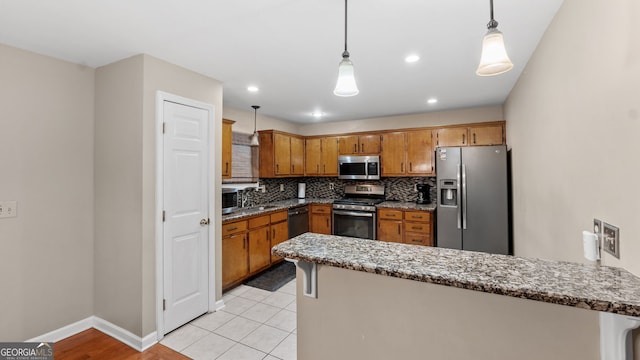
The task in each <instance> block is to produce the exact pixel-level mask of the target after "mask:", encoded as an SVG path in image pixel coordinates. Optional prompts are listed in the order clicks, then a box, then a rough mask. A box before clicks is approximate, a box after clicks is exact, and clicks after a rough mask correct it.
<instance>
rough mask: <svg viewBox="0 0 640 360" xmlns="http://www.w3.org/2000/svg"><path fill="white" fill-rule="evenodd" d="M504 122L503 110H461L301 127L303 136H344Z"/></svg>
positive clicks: (488, 107)
mask: <svg viewBox="0 0 640 360" xmlns="http://www.w3.org/2000/svg"><path fill="white" fill-rule="evenodd" d="M501 120H504V115H503V113H502V106H500V105H496V106H485V107H476V108H469V109H460V110H449V111H435V112H428V113H423V114H414V115H398V116H386V117H379V118H372V119H361V120H352V121H341V122H332V123H317V124H310V125H302V126H300V127H299V131H298V134H300V135H324V134H344V133H350V132H360V131H375V130H389V129H406V128H414V127H425V126H441V125H454V124H466V123H474V122H489V121H501Z"/></svg>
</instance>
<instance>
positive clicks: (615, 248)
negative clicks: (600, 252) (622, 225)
mask: <svg viewBox="0 0 640 360" xmlns="http://www.w3.org/2000/svg"><path fill="white" fill-rule="evenodd" d="M602 247H603V248H604V251H606V252H608V253H609V254H611V255H613V256H615V257H616V258H618V259H620V229H619V228H618V227H616V226H613V225H611V224H607V223H606V222H605V223H602Z"/></svg>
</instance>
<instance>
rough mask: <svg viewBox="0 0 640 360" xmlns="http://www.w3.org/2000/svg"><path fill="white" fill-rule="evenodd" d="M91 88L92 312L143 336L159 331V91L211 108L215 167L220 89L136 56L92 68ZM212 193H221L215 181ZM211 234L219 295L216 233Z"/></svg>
mask: <svg viewBox="0 0 640 360" xmlns="http://www.w3.org/2000/svg"><path fill="white" fill-rule="evenodd" d="M96 89H97V90H96V163H95V167H96V236H95V239H96V240H95V242H96V252H95V259H96V260H95V263H96V276H95V278H96V280H95V288H96V291H95V294H96V295H95V302H96V303H95V304H96V305H95V308H96V310H95V313H96V315H97V316H99V317H101V318H103V319H105V320H107V321H110V322H112V323H114V324H116V325H118V326H121V327H123V328H124V329H126V330H128V331H130V332H132V333H134V334H136V335H138V336H141V337H144V336H146V335H148V334H150V333H152V332H153V331H155V330H156V306H155V305H156V286H155V285H156V272H155V266H156V264H155V254H156V252H155V251H156V249H155V215H154V214H155V186H156V173H155V171H156V168H155V163H156V151H155V146H156V141H155V136H156V92H157V91H158V90H160V91H163V92H168V93H171V94H174V95H178V96H182V97H185V98H189V99H193V100H198V101H201V102H205V103H209V104H213V105H214V106H215V109H216V114H215V121H214V123H215V127H216V128H217V129H216V131H215V134H216V136H215V140H214V144H213V145H214V151H213V154H212V156H214V158H215V159H216V165H215V166H216V169H219V168H220V161H221V160H220V151H219V150H218V149H219V147H220V146H221V129H220V128H221V126H222V85H221V84H220V82H218V81H217V80H213V79H211V78H207V77H205V76H203V75H199V74H196V73H194V72H192V71H188V70H186V69H183V68H180V67H177V66H175V65H172V64H169V63H167V62H164V61H161V60H159V59H156V58H153V57H151V56H147V55H138V56H134V57H132V58H129V59H125V60H121V61H119V62H116V63H114V64H110V65H107V66H104V67H101V68H99V69H97V70H96ZM212 188H213V189H214V191H217V190H218V189H220V179H219V177H218V178H217V180H216V182H215V184H212ZM218 201H220V200H219V199H218ZM218 208H219V206H216V207H215V209H218ZM212 218H213V219H214V221H213V226H216V224H219V223H220V214H219V212H218V211H216V212H215V213H214V214H213V216H212ZM216 234H217V236H216V254H217V256H216V257H217V261H216V268H217V274H216V275H217V277H218V278H219V279H218V281H216V283H217V284H218V286H217V293H218V298H220V297H221V295H222V289H221V288H220V285H219V284H220V277H221V274H220V269H221V260H220V259H221V255H220V253H221V243H220V239H221V235H220V229H217V232H216Z"/></svg>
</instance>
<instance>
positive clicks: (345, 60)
mask: <svg viewBox="0 0 640 360" xmlns="http://www.w3.org/2000/svg"><path fill="white" fill-rule="evenodd" d="M359 92H360V91H359V90H358V86H357V85H356V78H355V76H354V71H353V63H352V62H351V60H350V59H349V55H346V56H345V55H343V57H342V61H340V65H338V82H337V83H336V88H335V89H334V90H333V93H334V94H335V95H336V96H355V95H358V93H359Z"/></svg>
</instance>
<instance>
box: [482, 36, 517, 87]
mask: <svg viewBox="0 0 640 360" xmlns="http://www.w3.org/2000/svg"><path fill="white" fill-rule="evenodd" d="M511 68H513V63H512V62H511V60H509V55H507V50H506V49H505V48H504V39H503V37H502V33H501V32H500V31H499V30H498V29H496V28H491V29H489V31H487V34H486V35H485V36H484V40H483V41H482V56H481V57H480V65H478V69H477V70H476V74H477V75H479V76H491V75H498V74H502V73H505V72H507V71H509V70H511Z"/></svg>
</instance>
